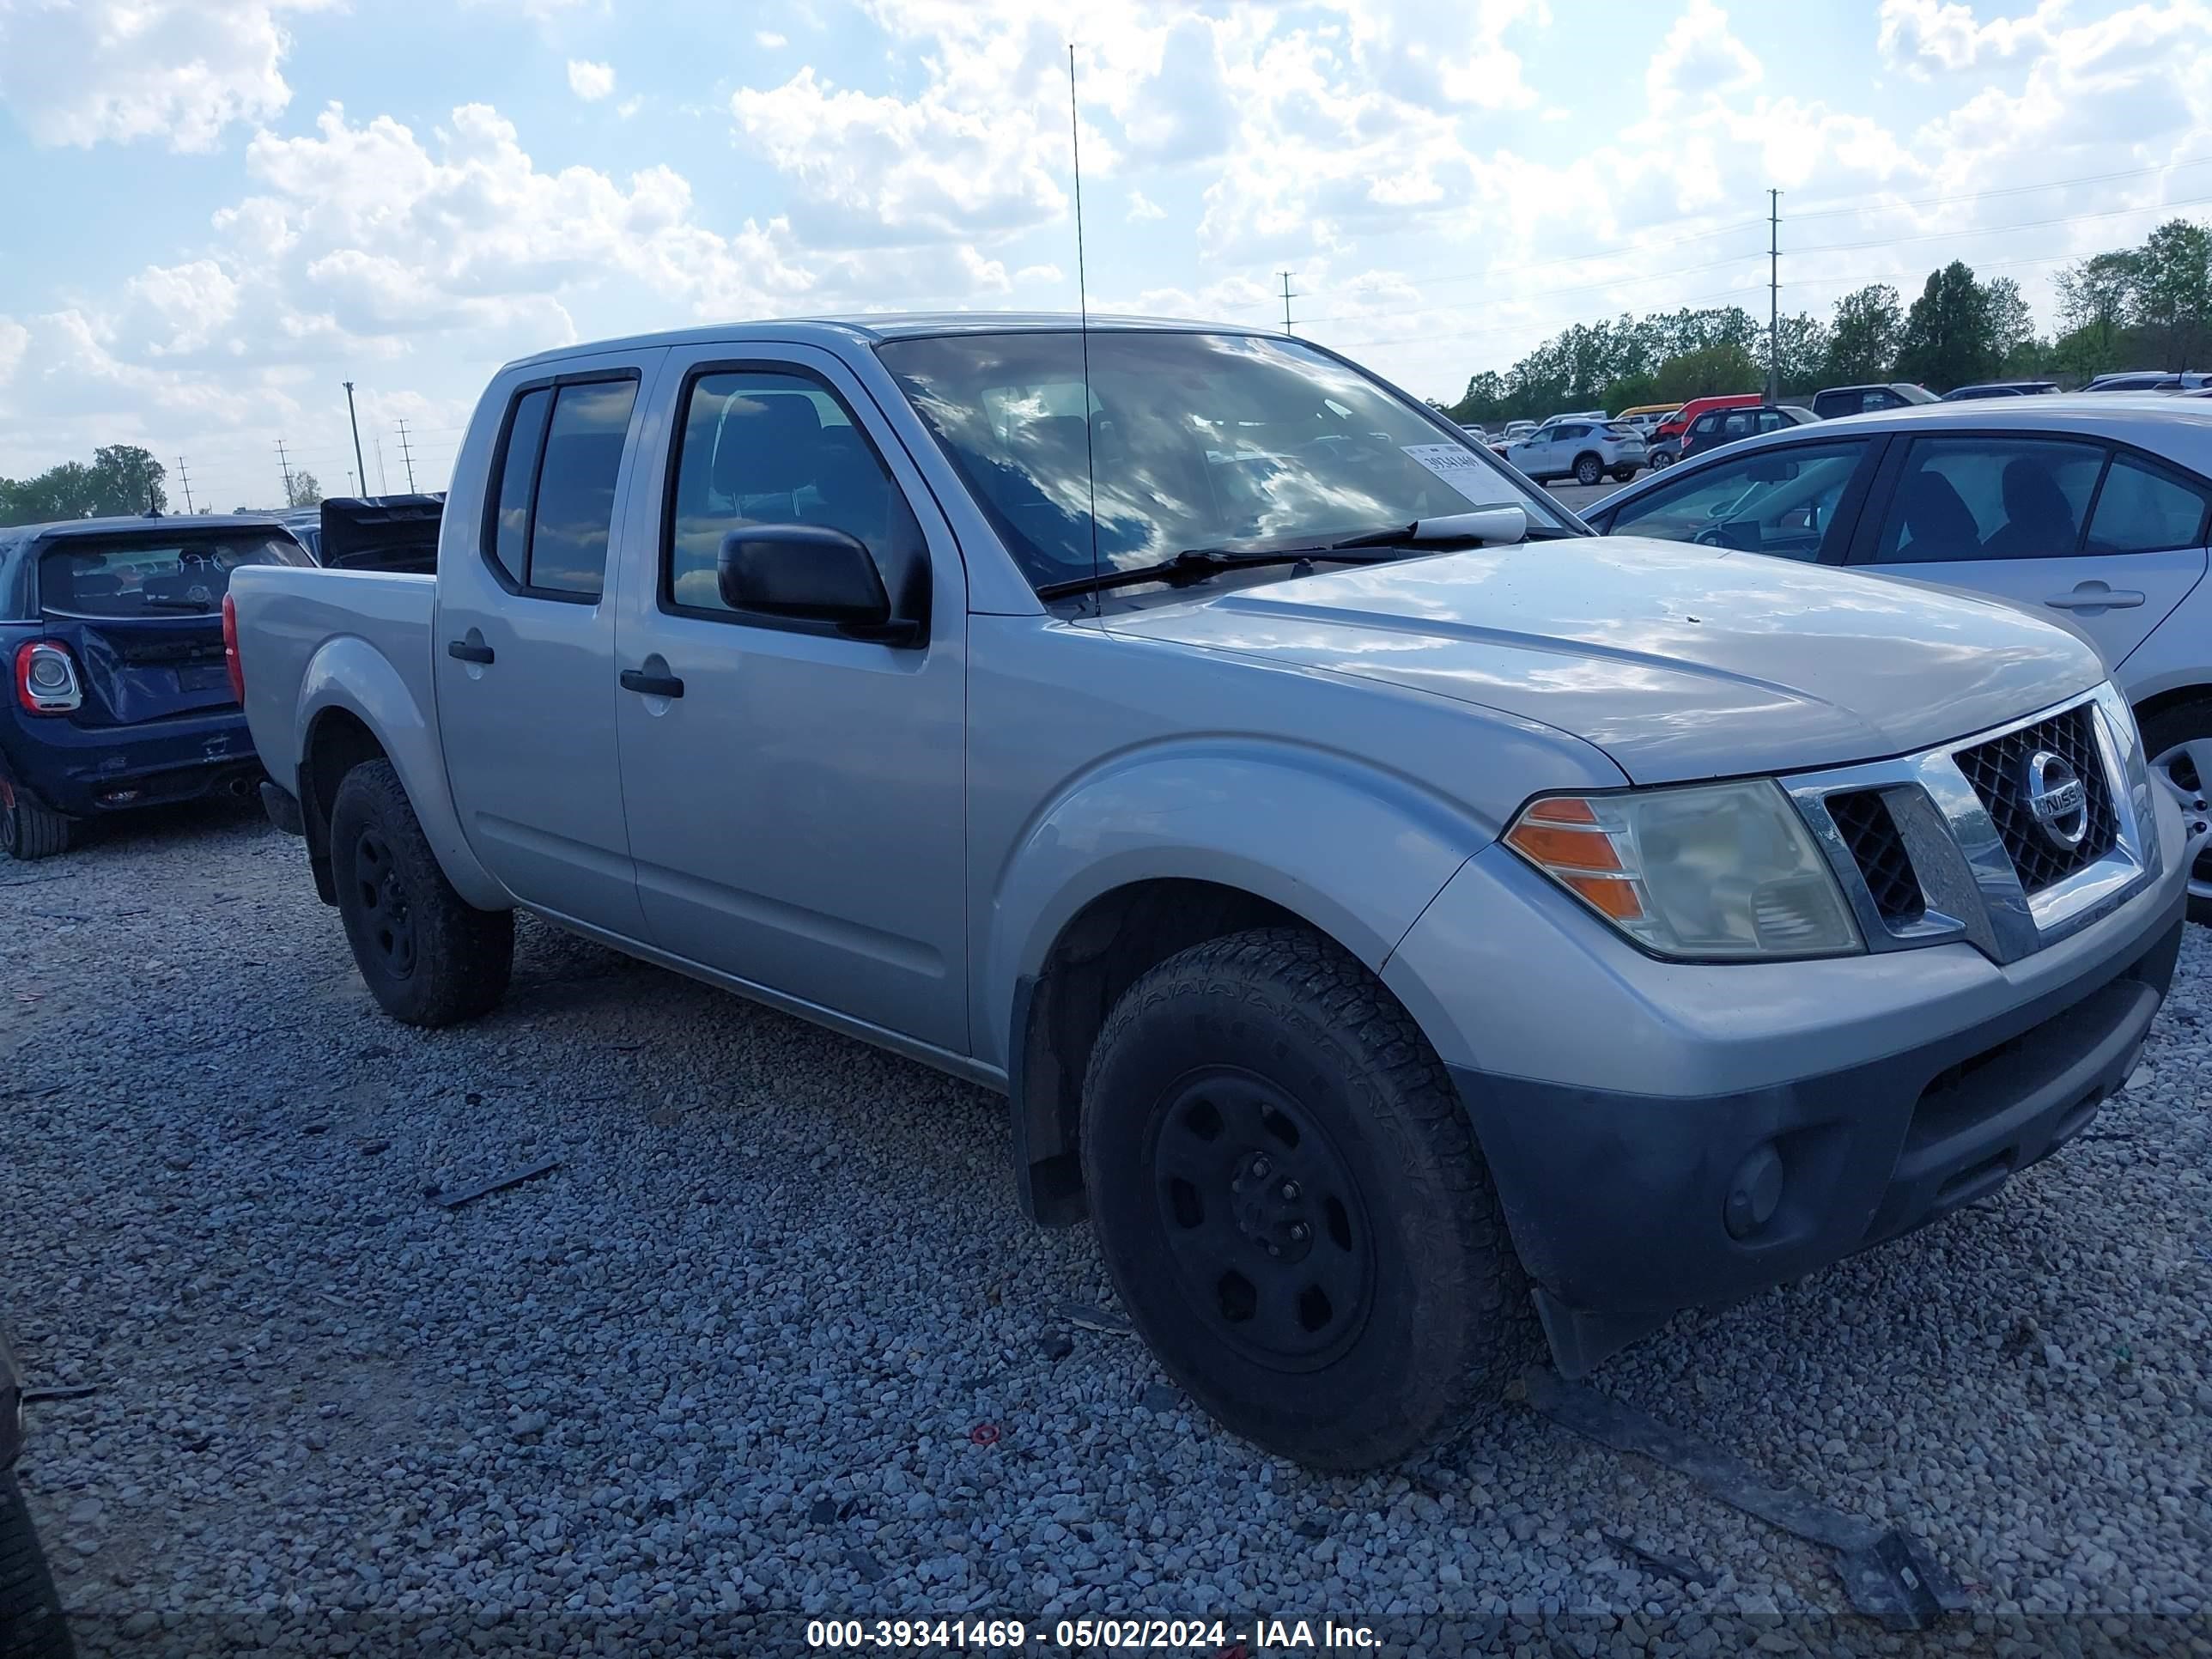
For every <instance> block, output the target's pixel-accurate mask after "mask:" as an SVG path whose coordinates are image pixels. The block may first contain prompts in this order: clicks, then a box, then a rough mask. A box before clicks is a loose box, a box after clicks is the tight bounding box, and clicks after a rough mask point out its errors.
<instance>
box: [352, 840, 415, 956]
mask: <svg viewBox="0 0 2212 1659" xmlns="http://www.w3.org/2000/svg"><path fill="white" fill-rule="evenodd" d="M353 881H354V898H355V902H356V903H357V904H358V905H359V906H360V908H361V919H362V932H363V933H365V934H366V935H367V937H368V940H369V943H370V945H372V946H373V947H374V950H375V951H376V955H377V960H378V962H379V963H380V964H381V965H382V967H383V969H384V971H385V973H386V975H389V976H390V977H391V978H392V979H395V980H401V979H405V978H407V977H408V976H409V975H411V974H412V973H413V972H414V971H415V923H414V920H413V919H412V918H411V917H410V915H408V914H407V884H406V882H405V881H404V880H403V879H402V878H401V877H400V874H399V869H398V863H397V861H396V860H394V859H393V858H392V844H391V843H390V842H387V841H386V839H385V838H384V836H383V833H382V832H381V831H380V830H379V829H374V828H370V829H363V830H362V832H361V833H360V834H359V835H358V836H355V837H354V843H353Z"/></svg>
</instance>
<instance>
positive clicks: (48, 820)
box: [0, 516, 313, 859]
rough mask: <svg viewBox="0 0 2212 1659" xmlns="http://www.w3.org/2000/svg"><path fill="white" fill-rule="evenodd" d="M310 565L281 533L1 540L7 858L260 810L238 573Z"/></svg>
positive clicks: (172, 528) (142, 524)
mask: <svg viewBox="0 0 2212 1659" xmlns="http://www.w3.org/2000/svg"><path fill="white" fill-rule="evenodd" d="M312 562H313V561H312V560H310V559H309V558H308V556H307V553H306V551H305V550H302V549H301V546H300V544H299V543H298V542H296V541H295V540H294V539H293V538H292V537H291V535H290V534H289V532H287V531H286V530H285V529H284V527H283V526H282V525H280V524H277V523H276V522H275V521H274V520H269V519H238V518H215V517H196V518H160V517H153V516H149V517H145V518H137V519H79V520H68V521H66V522H64V523H59V524H39V525H19V526H12V527H10V528H7V529H0V661H4V662H5V663H6V665H7V668H8V676H9V688H8V690H9V695H8V697H7V702H6V708H5V710H4V712H0V853H6V854H12V855H13V856H14V857H15V858H18V859H38V858H50V857H52V856H53V855H54V854H57V853H60V852H63V851H65V850H66V849H67V848H68V847H69V845H70V840H71V837H72V836H73V834H74V832H75V830H76V827H77V826H78V825H79V824H80V823H84V822H87V821H88V820H91V819H94V818H98V817H103V816H106V815H107V814H109V813H112V812H117V811H129V810H132V809H136V808H137V807H142V806H155V805H163V804H165V803H167V802H171V801H180V800H191V799H197V797H200V796H203V795H207V794H210V793H228V794H233V795H236V796H239V797H240V798H246V797H250V796H251V794H252V792H253V790H254V788H255V787H256V786H257V785H258V783H259V782H260V780H261V776H262V773H261V765H260V762H259V761H258V759H257V758H256V757H255V756H254V752H253V741H252V738H250V737H249V736H248V735H247V734H246V716H245V714H244V713H243V711H241V710H240V708H239V696H238V692H237V690H236V689H235V686H234V682H233V680H232V678H231V674H230V671H229V668H228V664H227V661H226V657H225V647H224V638H223V601H224V599H225V597H226V596H227V595H228V592H229V588H230V573H231V572H232V571H233V570H235V569H236V568H238V567H239V566H240V565H245V564H289V565H306V564H311V563H312Z"/></svg>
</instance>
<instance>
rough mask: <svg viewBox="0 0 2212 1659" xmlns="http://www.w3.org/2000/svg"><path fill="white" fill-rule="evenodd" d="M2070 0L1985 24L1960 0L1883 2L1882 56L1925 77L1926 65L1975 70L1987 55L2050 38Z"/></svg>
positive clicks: (2052, 0) (2049, 1)
mask: <svg viewBox="0 0 2212 1659" xmlns="http://www.w3.org/2000/svg"><path fill="white" fill-rule="evenodd" d="M2064 4H2065V0H2046V3H2045V4H2044V5H2042V6H2039V7H2038V8H2037V9H2036V10H2035V11H2034V12H2033V14H2032V15H2029V16H2027V17H2018V18H2015V17H1993V18H1991V19H1990V21H1988V22H1986V23H1984V22H1982V21H1979V20H1978V19H1977V18H1976V17H1975V15H1974V10H1973V8H1972V6H1968V5H1961V4H1959V3H1957V0H1881V33H1880V34H1879V35H1877V36H1876V37H1875V45H1876V47H1877V49H1878V50H1879V51H1880V52H1881V56H1882V60H1883V61H1884V62H1885V63H1887V64H1889V65H1890V66H1891V67H1892V68H1893V69H1903V70H1906V71H1908V72H1909V73H1911V74H1912V75H1913V76H1916V77H1918V78H1922V79H1924V78H1926V76H1927V72H1928V71H1927V65H1928V64H1931V63H1932V64H1936V66H1937V67H1939V68H1941V69H1944V70H1963V69H1970V68H1972V66H1973V64H1974V63H1975V62H1976V60H1978V58H1981V57H1982V56H1983V55H1984V53H1987V54H1988V55H1990V56H1991V57H1994V58H2010V57H2013V56H2014V55H2015V54H2016V53H2018V52H2021V51H2022V50H2023V49H2024V48H2026V47H2027V46H2035V45H2043V44H2045V43H2047V42H2048V40H2049V39H2050V37H2051V31H2052V28H2053V27H2054V26H2055V24H2056V22H2057V18H2058V15H2059V13H2060V11H2061V10H2062V9H2063V7H2064Z"/></svg>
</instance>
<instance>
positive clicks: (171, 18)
mask: <svg viewBox="0 0 2212 1659" xmlns="http://www.w3.org/2000/svg"><path fill="white" fill-rule="evenodd" d="M325 3H328V0H77V3H70V4H64V5H56V4H46V3H40V0H0V103H5V104H6V105H7V106H8V107H9V109H11V110H13V111H14V112H15V116H16V118H17V119H19V120H20V121H21V123H22V124H23V126H24V129H25V130H26V131H27V132H29V134H30V135H31V139H32V142H33V143H37V144H41V145H61V144H70V145H78V146H83V147H89V146H91V145H94V144H97V143H103V142H112V143H131V142H132V141H134V140H137V139H140V138H159V139H161V140H163V141H164V142H166V143H167V145H168V147H169V148H170V149H176V150H187V151H194V150H210V149H214V148H215V147H216V143H218V142H219V141H220V139H221V138H222V133H223V130H224V129H225V128H227V127H228V126H229V125H231V124H232V123H234V122H252V121H258V120H262V119H265V118H268V117H270V116H273V115H275V114H276V113H277V112H279V111H281V110H282V109H283V107H284V106H285V105H286V104H288V103H289V102H290V101H291V97H292V89H291V88H290V87H289V85H288V84H286V82H285V80H284V76H283V59H284V54H285V52H287V51H288V50H289V47H290V45H291V41H290V39H289V36H288V35H287V33H286V32H285V30H284V29H283V27H282V26H281V25H280V23H279V22H278V21H277V17H278V14H279V13H280V12H283V11H309V10H314V9H318V8H319V7H320V6H322V5H324V4H325Z"/></svg>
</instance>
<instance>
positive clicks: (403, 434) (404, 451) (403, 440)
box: [399, 420, 415, 495]
mask: <svg viewBox="0 0 2212 1659" xmlns="http://www.w3.org/2000/svg"><path fill="white" fill-rule="evenodd" d="M399 459H401V460H403V461H404V462H406V463H407V493H408V494H409V495H413V494H414V493H415V455H414V452H413V451H411V450H410V449H409V448H408V447H407V422H405V421H404V420H402V421H401V422H399Z"/></svg>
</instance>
